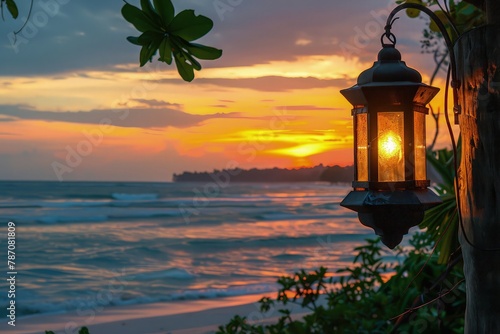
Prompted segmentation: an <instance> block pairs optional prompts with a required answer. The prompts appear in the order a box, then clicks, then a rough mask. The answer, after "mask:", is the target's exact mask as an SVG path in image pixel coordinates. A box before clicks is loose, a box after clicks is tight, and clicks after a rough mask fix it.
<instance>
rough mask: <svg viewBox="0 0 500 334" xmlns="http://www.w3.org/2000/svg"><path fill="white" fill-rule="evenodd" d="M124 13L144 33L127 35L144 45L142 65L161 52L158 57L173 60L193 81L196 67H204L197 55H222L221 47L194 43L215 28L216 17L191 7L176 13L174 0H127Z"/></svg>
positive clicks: (188, 78)
mask: <svg viewBox="0 0 500 334" xmlns="http://www.w3.org/2000/svg"><path fill="white" fill-rule="evenodd" d="M122 15H123V17H124V18H125V20H127V21H128V22H130V23H131V24H132V25H133V26H134V27H135V28H136V29H137V30H138V31H139V32H141V33H142V34H141V35H140V36H137V37H134V36H129V37H127V40H128V41H129V42H130V43H132V44H135V45H138V46H140V47H141V51H140V54H139V64H140V66H141V67H142V66H144V65H145V64H146V63H147V62H148V61H152V59H153V57H154V55H155V54H156V53H159V58H158V60H159V61H161V62H164V63H167V64H168V65H170V64H172V60H174V61H175V65H176V66H177V71H178V72H179V75H180V76H181V77H182V79H184V80H185V81H192V80H193V79H194V70H196V71H199V70H201V68H202V67H201V64H200V63H199V62H198V60H197V59H204V60H215V59H218V58H220V57H221V56H222V50H219V49H216V48H214V47H211V46H206V45H202V44H198V43H193V41H194V40H197V39H199V38H201V37H203V36H205V35H206V34H207V33H208V32H209V31H210V30H212V28H213V21H212V20H211V19H210V18H208V17H206V16H203V15H198V16H197V15H195V13H194V10H192V9H186V10H183V11H181V12H180V13H178V14H177V15H175V10H174V6H173V4H172V2H171V0H153V4H152V3H151V2H150V0H141V8H138V7H135V6H133V5H131V4H129V3H127V2H125V5H124V6H123V7H122Z"/></svg>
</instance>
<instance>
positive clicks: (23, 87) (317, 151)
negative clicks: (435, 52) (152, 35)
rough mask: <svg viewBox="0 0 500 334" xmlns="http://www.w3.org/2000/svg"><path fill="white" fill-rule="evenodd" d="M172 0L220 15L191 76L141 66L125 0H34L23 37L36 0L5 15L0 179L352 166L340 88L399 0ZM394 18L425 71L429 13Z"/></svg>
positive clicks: (366, 58) (404, 49) (373, 46)
mask: <svg viewBox="0 0 500 334" xmlns="http://www.w3.org/2000/svg"><path fill="white" fill-rule="evenodd" d="M130 3H132V4H134V5H138V3H139V1H133V0H132V1H130ZM173 3H174V5H175V6H176V10H177V11H180V10H182V9H186V8H192V9H195V10H196V13H197V14H203V15H206V16H208V17H210V18H212V19H213V21H214V29H213V30H212V31H211V32H210V33H209V34H208V35H207V36H205V37H203V38H202V39H200V40H199V42H200V43H203V44H207V45H211V46H215V47H218V48H221V49H223V50H224V53H223V56H222V58H220V59H218V60H216V61H203V62H202V65H203V66H204V69H203V70H202V71H201V72H197V73H196V79H195V80H194V81H193V82H192V83H185V82H183V81H182V80H181V79H180V78H179V76H178V74H177V72H176V70H175V68H174V67H169V66H167V65H165V64H164V63H158V62H153V63H150V64H148V65H146V66H145V67H144V68H139V63H138V57H139V48H138V47H136V46H134V45H132V44H130V43H128V42H127V41H126V37H127V36H131V35H132V36H137V35H138V33H137V32H136V31H135V30H134V29H133V27H132V26H131V25H129V24H128V23H127V22H126V21H125V20H124V19H123V18H122V16H121V14H120V9H121V6H122V5H123V2H122V1H118V0H114V1H102V0H87V1H78V0H44V1H41V0H35V3H34V7H33V12H32V17H31V19H30V22H29V23H28V25H27V26H26V28H25V30H23V31H22V32H21V33H20V34H19V35H18V36H17V40H16V41H14V40H13V37H12V31H15V30H17V29H19V28H20V27H21V25H22V23H23V22H24V19H23V17H25V16H26V15H27V13H28V5H27V4H23V5H22V6H20V19H18V20H15V21H14V20H12V19H11V18H10V16H9V14H8V13H5V17H6V20H5V22H2V23H0V32H1V34H0V36H1V37H0V40H1V42H0V43H1V44H0V47H1V50H0V141H1V145H0V179H2V180H58V179H59V180H125V181H170V180H171V177H172V174H173V173H181V172H183V171H211V170H213V169H221V168H225V167H228V166H229V167H234V166H235V165H237V166H239V167H241V168H253V167H258V168H266V167H274V166H277V167H287V168H292V167H300V166H313V165H317V164H319V163H323V164H325V165H334V164H339V165H349V164H352V162H353V157H352V139H353V138H352V119H351V116H350V107H351V106H350V105H349V103H348V102H347V101H346V100H345V99H344V98H343V97H342V96H341V94H340V93H339V90H340V89H343V88H347V87H350V86H352V85H353V84H354V83H355V80H356V78H357V76H358V74H359V73H360V72H361V71H362V70H364V69H366V68H368V67H370V66H371V65H372V63H373V61H374V60H375V58H376V55H377V52H378V50H379V49H380V35H381V33H382V28H383V24H384V21H385V18H386V17H387V14H388V13H389V11H390V9H392V8H394V7H395V3H394V1H389V0H372V1H362V0H353V1H332V0H315V1H303V0H302V1H299V0H287V1H285V0H274V1H263V0H257V1H256V0H252V1H251V0H238V1H237V0H231V1H229V0H215V1H212V0H206V1H195V0H190V1H180V0H177V1H176V0H174V1H173ZM221 4H222V5H221ZM224 5H225V6H224ZM217 8H218V9H217ZM221 8H224V9H221ZM399 16H401V19H400V20H398V21H397V22H396V23H395V25H394V28H393V31H394V33H395V34H396V36H397V37H398V44H397V47H398V49H399V50H400V51H401V53H402V54H403V60H405V61H406V62H407V64H408V65H409V66H410V67H413V68H416V69H418V70H419V71H420V72H421V73H422V75H423V77H424V81H425V80H427V81H428V79H429V75H430V73H431V72H432V70H433V60H432V57H431V56H430V55H426V54H421V53H420V50H421V48H420V40H421V38H422V32H421V31H422V28H423V26H424V21H423V20H420V19H409V18H407V17H406V16H405V14H404V12H402V13H401V14H400V15H399ZM197 42H198V41H197ZM441 82H442V80H439V81H438V85H439V84H440V83H441ZM435 100H436V101H438V102H435V106H436V107H437V106H438V105H440V104H441V102H440V101H441V100H442V95H441V94H440V95H438V97H437V98H436V99H435ZM428 118H430V117H428ZM428 125H429V126H428V137H431V135H432V134H433V132H434V126H433V124H432V123H431V122H430V120H429V122H428ZM428 141H429V138H428ZM446 142H447V137H446V133H445V132H444V131H441V134H440V140H439V143H440V145H441V146H442V145H446Z"/></svg>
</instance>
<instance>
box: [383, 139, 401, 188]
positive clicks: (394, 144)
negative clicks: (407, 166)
mask: <svg viewBox="0 0 500 334" xmlns="http://www.w3.org/2000/svg"><path fill="white" fill-rule="evenodd" d="M402 144H403V140H402V138H401V136H399V135H398V134H396V133H395V132H393V131H388V132H385V133H384V134H383V135H382V136H380V137H379V139H378V161H379V181H383V182H384V181H385V182H391V181H392V182H393V181H402V180H404V165H403V163H402V158H403V147H402Z"/></svg>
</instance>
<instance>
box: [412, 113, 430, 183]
mask: <svg viewBox="0 0 500 334" xmlns="http://www.w3.org/2000/svg"><path fill="white" fill-rule="evenodd" d="M414 115H415V123H414V124H415V180H425V179H427V171H426V166H425V159H426V156H425V114H424V113H420V112H415V113H414Z"/></svg>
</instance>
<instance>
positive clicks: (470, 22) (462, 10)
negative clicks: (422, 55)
mask: <svg viewBox="0 0 500 334" xmlns="http://www.w3.org/2000/svg"><path fill="white" fill-rule="evenodd" d="M443 2H444V7H443V5H441V2H440V1H437V0H397V1H396V3H398V4H402V3H416V4H420V5H423V6H426V7H429V8H431V9H432V8H435V10H433V12H434V14H436V15H437V17H438V18H439V19H440V21H441V22H442V23H443V24H444V26H445V27H446V31H447V33H448V35H449V36H450V37H451V39H452V41H453V40H455V39H456V38H458V37H459V35H457V33H458V34H462V33H464V32H465V31H468V30H471V29H473V28H475V27H478V26H480V25H482V24H484V23H485V16H484V12H483V11H482V10H481V9H480V8H477V7H476V6H474V5H472V4H471V3H468V2H466V1H454V0H444V1H443ZM406 15H407V16H408V17H410V18H418V17H420V11H419V10H418V9H410V8H408V9H407V10H406ZM426 19H427V18H426ZM423 36H424V39H423V40H422V41H421V43H422V49H423V51H424V52H426V53H433V54H436V53H438V54H440V55H445V54H447V51H446V50H444V51H442V43H440V39H441V37H442V35H441V32H440V31H439V28H438V26H437V25H436V23H435V22H434V21H433V20H430V19H429V20H428V26H427V27H426V28H425V29H424V31H423Z"/></svg>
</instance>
